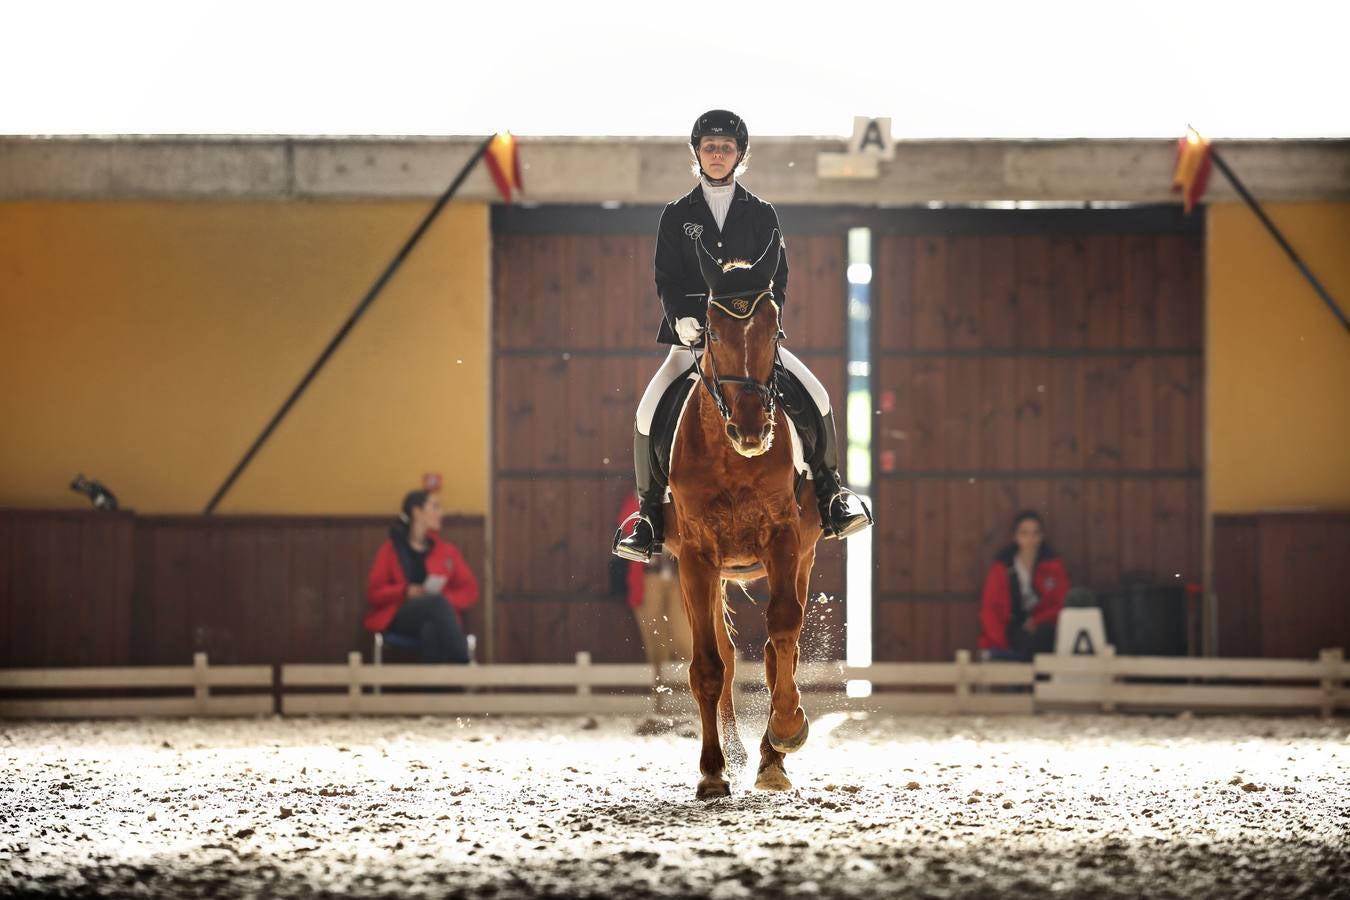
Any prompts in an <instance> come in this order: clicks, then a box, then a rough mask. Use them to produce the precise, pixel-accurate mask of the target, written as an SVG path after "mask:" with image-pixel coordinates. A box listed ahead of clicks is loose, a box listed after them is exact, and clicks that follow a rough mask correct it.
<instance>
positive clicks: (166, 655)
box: [0, 511, 485, 666]
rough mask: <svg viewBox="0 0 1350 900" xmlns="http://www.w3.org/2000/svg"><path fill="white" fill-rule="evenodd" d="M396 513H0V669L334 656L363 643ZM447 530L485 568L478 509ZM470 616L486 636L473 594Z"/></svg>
mask: <svg viewBox="0 0 1350 900" xmlns="http://www.w3.org/2000/svg"><path fill="white" fill-rule="evenodd" d="M389 524H390V520H388V519H385V518H374V517H351V518H341V517H339V518H327V517H281V516H275V517H247V516H238V517H236V516H220V517H211V518H205V517H201V516H168V517H163V516H156V517H136V516H133V515H131V514H128V513H114V514H96V513H92V512H81V513H44V512H26V511H2V512H0V635H3V640H4V642H5V643H4V651H5V655H4V658H3V659H2V660H0V664H3V665H5V666H71V665H149V664H164V665H168V664H174V665H182V664H184V663H186V662H188V661H190V660H191V658H192V654H193V653H194V652H196V651H205V652H206V653H207V654H209V656H210V658H211V660H212V661H213V662H220V663H284V662H340V661H342V660H344V659H346V656H347V653H348V652H349V651H351V650H360V651H361V652H362V653H365V654H369V652H370V647H371V641H370V636H369V635H368V634H367V633H366V632H365V631H364V630H363V629H362V627H361V619H362V618H363V616H364V615H365V612H366V608H367V607H366V600H365V584H366V574H367V573H368V572H369V570H370V564H371V562H372V561H373V560H374V557H375V552H376V551H377V550H378V549H379V546H380V544H381V543H382V542H383V541H384V539H385V537H386V536H387V531H388V528H389ZM441 533H442V535H443V536H444V537H445V538H447V539H448V540H450V541H453V542H454V543H455V544H457V545H458V546H459V548H460V549H461V551H463V553H464V556H465V559H466V560H467V561H468V562H469V565H470V566H471V567H473V568H474V571H475V574H477V575H478V576H479V577H480V579H481V577H482V574H483V571H484V569H483V562H484V557H485V534H484V524H483V520H482V519H481V518H479V517H476V516H475V517H447V518H446V520H445V524H444V527H443V528H442V531H441ZM466 625H467V627H468V629H469V630H470V631H471V632H475V633H478V634H482V633H483V613H482V606H481V604H480V605H479V606H478V607H475V608H474V609H472V610H470V611H469V613H468V616H467V617H466Z"/></svg>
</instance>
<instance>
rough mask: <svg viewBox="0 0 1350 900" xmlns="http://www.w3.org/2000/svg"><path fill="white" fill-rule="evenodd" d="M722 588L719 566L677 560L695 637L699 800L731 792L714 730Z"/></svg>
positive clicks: (692, 683)
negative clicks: (699, 731) (699, 736)
mask: <svg viewBox="0 0 1350 900" xmlns="http://www.w3.org/2000/svg"><path fill="white" fill-rule="evenodd" d="M721 589H722V580H721V572H720V571H719V570H718V568H717V567H716V566H714V565H713V564H712V563H711V562H710V561H709V560H707V559H706V558H703V557H701V556H696V555H694V554H691V553H688V552H686V553H685V558H683V559H681V560H680V593H681V594H682V595H683V597H684V611H685V614H686V615H687V616H689V627H690V631H691V632H693V639H694V658H693V659H692V660H690V662H689V688H690V690H691V691H692V693H693V695H694V699H695V700H697V701H698V713H699V719H700V721H701V723H702V726H703V752H702V754H701V755H700V756H699V771H700V772H701V773H702V775H703V777H702V779H701V780H700V781H699V783H698V793H697V797H698V799H700V800H707V799H710V798H713V797H725V796H727V795H728V794H730V793H731V786H730V785H729V784H728V783H727V780H726V779H725V778H724V777H723V773H724V771H725V769H726V757H725V756H724V755H723V753H722V742H721V741H720V740H719V739H718V734H717V702H718V698H719V697H720V696H721V694H722V685H723V677H724V675H725V674H726V666H725V665H724V664H723V662H722V656H721V653H720V652H719V650H718V646H717V643H718V642H717V633H716V626H715V625H714V621H713V617H714V615H720V614H721V597H720V592H721Z"/></svg>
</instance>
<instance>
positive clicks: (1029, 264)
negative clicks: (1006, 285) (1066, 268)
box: [1013, 234, 1051, 349]
mask: <svg viewBox="0 0 1350 900" xmlns="http://www.w3.org/2000/svg"><path fill="white" fill-rule="evenodd" d="M1013 257H1014V265H1015V267H1016V273H1017V284H1016V286H1015V288H1014V290H1015V291H1016V295H1017V346H1018V347H1021V348H1026V349H1033V348H1034V349H1039V348H1043V347H1048V346H1050V332H1051V328H1050V323H1051V305H1050V303H1051V301H1050V290H1051V288H1050V238H1049V236H1046V235H1038V234H1027V235H1022V234H1019V235H1017V236H1015V237H1014V238H1013Z"/></svg>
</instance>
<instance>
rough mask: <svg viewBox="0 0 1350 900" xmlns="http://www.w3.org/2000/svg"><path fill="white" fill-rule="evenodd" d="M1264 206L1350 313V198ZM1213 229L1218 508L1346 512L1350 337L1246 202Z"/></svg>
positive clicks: (1212, 409) (1211, 348) (1213, 476)
mask: <svg viewBox="0 0 1350 900" xmlns="http://www.w3.org/2000/svg"><path fill="white" fill-rule="evenodd" d="M1265 209H1266V211H1267V213H1268V214H1269V215H1270V217H1271V218H1272V219H1273V220H1274V222H1275V224H1276V225H1278V226H1279V228H1280V230H1281V231H1283V232H1284V234H1285V236H1286V237H1287V238H1288V239H1289V242H1290V243H1291V244H1292V245H1293V246H1294V248H1295V249H1296V250H1298V252H1299V254H1300V256H1302V257H1303V260H1304V262H1306V263H1307V265H1308V267H1309V268H1310V269H1311V270H1312V271H1313V273H1314V274H1316V275H1317V277H1318V278H1319V279H1320V280H1321V282H1322V283H1323V285H1325V286H1326V288H1327V289H1328V291H1330V293H1331V295H1332V296H1333V297H1334V298H1336V300H1337V301H1338V302H1339V303H1340V305H1341V308H1342V309H1344V310H1345V311H1346V312H1347V313H1350V203H1275V204H1270V205H1267V206H1265ZM1206 231H1207V234H1206V253H1205V255H1206V274H1207V281H1208V286H1207V291H1206V302H1207V318H1208V335H1207V341H1208V346H1207V353H1208V360H1209V372H1208V384H1209V404H1208V406H1209V414H1208V417H1209V497H1210V509H1211V511H1213V512H1217V513H1237V512H1252V511H1255V510H1259V509H1271V508H1280V507H1303V506H1314V507H1321V508H1323V509H1348V508H1350V333H1347V332H1346V330H1345V329H1344V328H1343V327H1342V326H1341V325H1340V323H1339V322H1338V321H1337V320H1336V318H1335V317H1334V316H1333V315H1332V314H1331V312H1330V311H1329V310H1328V309H1327V308H1326V307H1325V306H1324V305H1323V303H1322V301H1321V300H1320V299H1318V297H1317V295H1316V294H1315V293H1314V291H1313V289H1312V288H1311V286H1309V285H1308V284H1307V282H1306V281H1304V279H1303V277H1302V276H1301V275H1300V274H1299V273H1298V270H1297V269H1295V268H1294V265H1293V263H1292V262H1290V261H1289V259H1288V257H1286V256H1285V254H1284V251H1282V250H1281V249H1280V248H1279V246H1278V245H1277V244H1276V243H1275V242H1274V240H1273V239H1272V238H1271V237H1270V235H1269V233H1268V232H1267V231H1266V230H1265V228H1264V227H1262V225H1261V224H1260V222H1259V221H1257V219H1256V217H1255V216H1253V215H1252V213H1251V211H1250V210H1248V209H1247V208H1246V207H1245V206H1243V205H1241V204H1232V203H1221V204H1215V205H1212V206H1210V207H1209V210H1208V220H1207V222H1206Z"/></svg>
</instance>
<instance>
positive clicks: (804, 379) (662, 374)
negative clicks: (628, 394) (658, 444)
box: [637, 347, 830, 435]
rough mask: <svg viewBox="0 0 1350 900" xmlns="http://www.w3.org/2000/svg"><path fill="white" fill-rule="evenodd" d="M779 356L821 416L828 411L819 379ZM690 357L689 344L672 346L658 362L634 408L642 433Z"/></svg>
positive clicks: (789, 357)
mask: <svg viewBox="0 0 1350 900" xmlns="http://www.w3.org/2000/svg"><path fill="white" fill-rule="evenodd" d="M694 352H695V353H697V354H698V355H699V356H702V355H703V351H702V350H695V351H694ZM778 357H779V359H781V360H782V361H783V366H784V368H786V369H787V370H788V371H789V372H791V373H792V374H793V375H795V376H797V380H798V381H800V382H801V383H802V385H803V386H805V387H806V390H807V393H809V394H810V395H811V399H812V400H814V401H815V402H816V406H817V407H818V408H819V409H820V414H821V415H822V416H825V415H828V414H829V412H830V395H829V393H828V392H827V391H826V390H825V385H823V384H821V383H820V379H818V378H816V376H815V375H812V374H811V370H810V369H808V368H807V367H806V365H805V364H804V363H803V362H802V361H801V360H800V359H798V358H797V357H796V356H795V355H793V354H792V353H791V352H790V351H788V350H785V349H783V348H781V347H780V348H779V350H778ZM690 361H691V357H690V355H689V348H688V347H671V348H670V353H669V354H667V356H666V361H665V362H663V363H661V368H659V369H657V370H656V374H655V375H653V376H652V380H651V383H650V384H648V385H647V390H645V391H643V392H642V400H641V401H640V402H639V403H638V408H637V428H638V431H640V432H642V433H643V434H644V435H650V434H651V433H652V419H653V418H655V417H656V407H657V405H658V404H659V403H660V402H661V398H662V397H664V396H665V394H666V389H667V388H669V387H670V386H671V385H672V384H674V383H675V379H677V378H679V377H680V376H681V375H683V374H684V373H685V371H687V370H688V368H689V363H690Z"/></svg>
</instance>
